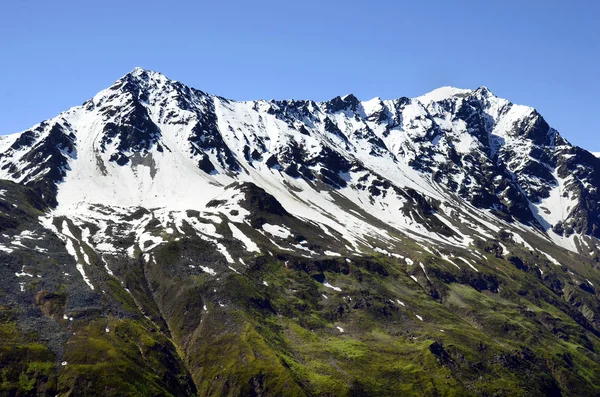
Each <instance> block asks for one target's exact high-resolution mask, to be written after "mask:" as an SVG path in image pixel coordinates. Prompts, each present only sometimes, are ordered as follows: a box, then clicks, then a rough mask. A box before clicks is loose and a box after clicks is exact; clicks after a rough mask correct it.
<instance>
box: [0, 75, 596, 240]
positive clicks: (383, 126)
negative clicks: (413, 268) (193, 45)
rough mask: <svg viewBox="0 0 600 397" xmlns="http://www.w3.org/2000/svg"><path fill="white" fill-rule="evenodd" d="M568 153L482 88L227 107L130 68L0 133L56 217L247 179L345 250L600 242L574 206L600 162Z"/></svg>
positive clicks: (175, 200) (10, 168)
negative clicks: (495, 238)
mask: <svg viewBox="0 0 600 397" xmlns="http://www.w3.org/2000/svg"><path fill="white" fill-rule="evenodd" d="M579 151H581V150H580V149H578V148H574V147H572V146H571V145H569V144H568V142H566V141H565V140H564V139H563V138H561V137H560V135H559V134H558V132H556V131H555V130H553V129H552V128H551V127H549V126H548V125H547V124H546V123H545V121H544V120H543V118H542V117H541V116H540V115H539V114H538V113H537V112H536V111H535V109H533V108H530V107H526V106H519V105H514V104H512V103H510V102H509V101H507V100H505V99H501V98H498V97H496V96H494V95H493V94H492V93H491V92H490V91H489V90H488V89H487V88H485V87H481V88H479V89H477V90H464V89H457V88H452V87H443V88H440V89H437V90H435V91H432V92H431V93H428V94H425V95H423V96H420V97H418V98H415V99H409V98H399V99H395V100H381V99H379V98H374V99H371V100H369V101H360V100H358V99H357V98H356V97H354V96H353V95H347V96H345V97H336V98H334V99H332V100H330V101H325V102H318V103H317V102H313V101H250V102H235V101H231V100H227V99H224V98H221V97H218V96H214V95H209V94H206V93H204V92H201V91H198V90H195V89H191V88H189V87H186V86H185V85H183V84H181V83H179V82H176V81H173V80H169V79H167V78H166V77H165V76H163V75H162V74H160V73H156V72H151V71H146V70H143V69H140V68H136V69H134V70H133V71H132V72H131V73H129V74H127V75H126V76H124V77H123V78H122V79H120V80H118V81H117V82H116V83H115V84H114V85H113V86H111V87H110V88H108V89H106V90H104V91H102V92H100V93H98V94H97V95H96V96H95V97H94V98H92V99H91V100H89V101H87V102H86V103H84V104H83V105H82V106H79V107H75V108H73V109H70V110H68V111H66V112H64V113H62V114H60V115H59V116H57V117H56V118H54V119H52V120H48V121H46V122H44V123H42V124H40V125H38V126H35V127H34V128H32V129H31V130H28V131H25V132H23V133H19V134H14V135H11V136H7V137H3V138H2V139H1V140H0V152H1V153H2V155H1V156H0V169H1V170H0V178H4V179H9V180H14V181H17V182H20V183H24V184H29V185H31V186H36V187H37V188H39V189H41V190H42V192H43V194H44V195H46V196H48V197H50V198H51V199H49V201H50V202H51V204H54V207H55V208H54V210H53V215H54V216H59V215H68V216H71V217H79V218H82V219H83V218H85V217H86V216H87V217H90V218H94V219H95V218H97V217H98V214H96V213H95V211H99V210H98V208H104V210H105V209H106V208H108V209H111V208H112V209H114V210H115V211H117V212H122V211H125V212H127V211H133V210H134V209H135V208H138V207H144V208H146V209H152V210H153V211H155V213H156V214H157V215H156V216H159V217H160V216H163V218H161V221H163V222H166V221H167V219H168V216H167V215H165V214H169V213H173V212H177V211H179V212H181V213H183V212H184V211H185V210H198V211H204V210H206V208H207V204H208V203H209V202H210V201H211V200H213V199H217V200H218V199H219V197H223V196H225V197H229V194H228V193H227V189H226V187H227V186H229V185H231V184H232V183H236V182H251V183H254V184H256V185H257V186H259V187H260V188H262V189H264V190H265V191H266V193H268V194H270V195H272V196H274V197H276V198H277V200H278V201H279V202H280V203H281V204H282V205H283V207H284V208H285V209H286V210H287V211H289V212H290V213H291V214H292V215H294V216H295V217H297V218H298V219H302V220H306V221H312V222H316V224H318V225H319V227H321V228H324V230H334V231H336V232H337V233H339V234H340V235H341V236H344V239H345V241H344V245H347V246H348V247H351V249H352V250H357V251H359V250H360V249H365V247H367V248H369V247H372V246H373V245H372V244H373V242H374V241H386V243H385V244H392V243H393V241H394V239H398V236H408V237H410V238H411V239H415V240H417V241H428V242H432V243H436V244H447V245H449V246H456V245H459V246H464V247H468V246H469V244H470V243H471V242H472V241H473V240H472V234H473V233H475V231H480V234H481V233H483V234H486V233H487V234H490V233H491V234H493V233H496V232H497V231H498V230H499V229H500V228H508V229H511V228H512V229H514V228H515V227H517V228H525V229H526V230H530V231H534V232H535V233H538V234H540V233H541V235H543V236H545V238H547V239H549V240H551V241H555V242H557V243H559V244H561V245H563V246H565V247H567V248H569V249H572V250H578V249H580V248H581V246H580V244H579V245H578V244H577V243H574V242H573V241H574V240H573V236H575V235H593V236H594V237H600V236H599V235H598V230H600V228H597V227H596V226H594V225H596V224H597V223H598V219H597V217H596V218H594V215H595V214H596V212H597V211H598V210H599V209H598V208H597V206H596V207H594V206H591V207H590V206H589V205H588V207H585V208H584V207H582V205H578V204H579V203H580V202H581V199H582V197H587V195H592V196H593V195H594V194H596V191H595V188H596V182H595V181H596V178H597V177H596V175H595V173H594V172H595V171H594V167H597V166H598V164H597V162H594V161H596V158H595V157H593V160H592V159H590V158H588V157H585V155H583V154H581V153H580V152H579ZM581 156H584V157H585V161H583V162H580V161H579V160H577V159H579V157H581ZM575 160H577V161H575ZM573 168H575V169H576V170H578V172H576V173H573V172H571V171H570V170H571V169H573ZM588 201H589V200H588ZM232 205H234V204H232ZM234 206H235V205H234ZM232 208H233V207H231V206H230V207H228V209H227V211H229V212H230V211H231V210H232ZM442 208H443V209H442ZM128 209H129V210H128ZM444 209H445V210H444ZM235 210H236V211H238V212H239V211H240V208H238V207H236V209H235ZM219 211H220V210H219V208H218V207H217V208H216V209H215V210H214V211H213V212H215V213H219ZM223 211H224V210H223ZM158 214H163V215H158ZM582 214H584V215H586V216H587V218H586V219H587V221H586V222H583V223H582V222H581V217H582V216H583V215H582ZM588 215H589V216H588ZM169 216H170V215H169ZM223 216H227V217H231V215H230V214H229V213H223ZM180 217H181V216H180ZM175 218H177V215H175ZM234 218H235V217H234ZM457 219H463V220H466V219H470V221H468V222H467V223H466V224H465V223H464V222H459V223H458V224H457ZM233 221H234V222H236V221H237V222H243V218H239V219H234V220H233ZM515 222H516V223H515ZM232 230H234V229H232ZM213 237H214V236H213Z"/></svg>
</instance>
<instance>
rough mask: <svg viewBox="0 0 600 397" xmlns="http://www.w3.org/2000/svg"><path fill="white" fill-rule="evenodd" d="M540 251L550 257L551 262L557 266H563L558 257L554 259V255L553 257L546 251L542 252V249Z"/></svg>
mask: <svg viewBox="0 0 600 397" xmlns="http://www.w3.org/2000/svg"><path fill="white" fill-rule="evenodd" d="M540 252H541V253H542V254H544V256H545V257H546V258H548V260H549V261H550V262H552V263H553V264H555V265H556V266H561V264H560V262H559V261H557V260H556V259H554V258H553V257H551V256H550V255H549V254H547V253H545V252H542V251H540Z"/></svg>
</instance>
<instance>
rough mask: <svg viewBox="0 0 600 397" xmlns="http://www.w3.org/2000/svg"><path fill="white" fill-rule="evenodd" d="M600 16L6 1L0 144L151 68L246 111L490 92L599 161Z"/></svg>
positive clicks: (421, 5)
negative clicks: (291, 102) (340, 99)
mask: <svg viewBox="0 0 600 397" xmlns="http://www.w3.org/2000/svg"><path fill="white" fill-rule="evenodd" d="M599 13H600V5H598V4H597V3H596V2H593V1H569V2H567V1H553V0H550V1H537V0H528V1H511V0H505V1H458V0H457V1H434V0H431V1H400V0H395V1H383V0H380V1H378V0H371V1H369V2H366V1H360V2H359V1H337V0H329V1H327V0H321V1H313V0H305V1H303V2H287V1H281V0H279V1H261V0H254V1H238V0H230V1H210V2H209V1H181V0H173V1H170V2H166V1H155V0H146V1H137V0H134V1H133V0H129V1H123V0H120V1H116V0H103V1H93V2H82V1H73V0H54V1H48V0H11V1H2V2H1V5H0V54H1V57H0V134H6V133H12V132H17V131H21V130H23V129H26V128H28V127H30V126H31V125H33V124H35V123H37V122H40V121H42V120H44V119H46V118H50V117H53V116H55V115H56V114H58V113H59V112H61V111H63V110H66V109H68V108H69V107H71V106H75V105H78V104H80V103H82V102H83V101H85V100H86V99H88V98H90V97H92V96H93V95H94V94H95V93H96V92H98V91H100V90H101V89H103V88H106V87H108V86H109V85H110V84H111V83H112V82H114V81H115V80H116V79H118V78H119V77H120V76H122V75H124V74H125V73H127V72H128V71H130V70H131V69H133V68H134V67H135V66H141V67H144V68H147V69H152V70H157V71H160V72H162V73H164V74H165V75H167V76H168V77H170V78H173V79H176V80H180V81H182V82H183V83H185V84H188V85H191V86H193V87H195V88H198V89H201V90H204V91H207V92H210V93H214V94H219V95H222V96H225V97H228V98H232V99H240V100H247V99H271V98H276V99H283V98H303V99H304V98H310V99H315V100H325V99H330V98H332V97H334V96H336V95H343V94H347V93H350V92H352V93H354V94H355V95H356V96H357V97H359V98H361V99H370V98H372V97H375V96H380V97H382V98H384V99H391V98H397V97H400V96H418V95H421V94H423V93H426V92H428V91H431V90H432V89H434V88H437V87H440V86H445V85H452V86H456V87H461V88H477V87H478V86H482V85H485V86H487V87H488V88H490V89H491V90H492V91H493V92H494V93H495V94H496V95H498V96H501V97H505V98H507V99H509V100H511V101H512V102H515V103H520V104H526V105H529V106H533V107H535V108H537V109H538V110H539V111H540V113H541V114H542V115H544V117H545V118H546V120H548V122H549V123H550V124H551V125H552V126H554V127H555V128H557V129H558V130H559V131H561V133H562V134H563V136H565V137H566V138H567V139H568V140H570V141H571V142H572V143H574V144H577V145H580V146H583V147H585V148H587V149H589V150H593V151H600V134H598V132H599V131H598V127H597V121H596V119H597V116H598V109H600V96H599V95H598V93H599V92H600V79H599V78H598V74H599V72H600V24H598V23H597V18H598V15H599Z"/></svg>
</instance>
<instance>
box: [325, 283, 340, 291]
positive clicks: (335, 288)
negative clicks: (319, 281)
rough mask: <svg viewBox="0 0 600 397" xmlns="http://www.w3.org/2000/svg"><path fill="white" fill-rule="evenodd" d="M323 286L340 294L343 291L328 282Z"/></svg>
mask: <svg viewBox="0 0 600 397" xmlns="http://www.w3.org/2000/svg"><path fill="white" fill-rule="evenodd" d="M323 285H324V286H325V287H327V288H331V289H333V290H335V291H338V292H341V291H342V289H341V288H339V287H334V286H333V285H331V284H329V283H328V282H327V281H323Z"/></svg>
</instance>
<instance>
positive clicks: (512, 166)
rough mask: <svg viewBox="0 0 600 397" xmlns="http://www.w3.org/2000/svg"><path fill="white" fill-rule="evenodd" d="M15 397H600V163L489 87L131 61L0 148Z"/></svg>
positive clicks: (2, 325)
mask: <svg viewBox="0 0 600 397" xmlns="http://www.w3.org/2000/svg"><path fill="white" fill-rule="evenodd" d="M0 179H2V180H0V229H1V230H0V260H1V261H2V263H3V264H4V265H3V266H2V267H0V269H1V271H2V273H1V277H0V280H1V284H0V285H1V286H0V336H2V337H1V338H0V340H1V342H0V357H1V359H2V362H3V364H5V365H3V367H4V369H2V372H1V374H2V377H1V378H0V391H2V393H3V394H6V395H46V394H53V395H83V394H85V395H124V394H127V395H202V396H209V395H214V396H220V395H231V396H234V395H253V396H277V395H297V396H307V395H332V396H333V395H335V396H344V395H347V396H368V395H374V396H375V395H376V396H384V395H461V396H462V395H497V396H501V395H506V396H514V395H527V396H531V395H553V396H560V395H564V396H569V395H573V396H585V395H590V396H592V395H598V394H599V393H600V355H599V353H598V352H599V351H600V300H599V293H598V291H597V289H596V287H595V286H596V285H600V271H599V264H598V262H599V260H600V240H599V238H600V196H599V193H598V188H600V159H599V158H597V157H596V156H594V155H593V154H592V153H590V152H588V151H586V150H584V149H582V148H579V147H576V146H573V145H571V144H570V143H569V142H568V141H567V140H566V139H564V138H563V137H562V136H561V135H560V134H559V132H558V131H556V130H555V129H553V128H552V127H550V126H549V125H548V123H547V122H546V121H545V120H544V118H543V117H542V116H541V115H540V114H539V113H538V112H537V111H536V110H535V109H533V108H530V107H526V106H521V105H515V104H512V103H511V102H509V101H508V100H505V99H502V98H498V97H496V96H495V95H494V94H493V93H492V92H490V90H488V89H487V88H485V87H480V88H478V89H476V90H464V89H457V88H452V87H443V88H440V89H438V90H435V91H433V92H431V93H428V94H426V95H423V96H421V97H418V98H406V97H401V98H398V99H394V100H382V99H379V98H374V99H371V100H369V101H361V100H359V99H358V98H356V97H355V96H354V95H352V94H350V95H346V96H343V97H339V96H338V97H335V98H333V99H331V100H329V101H325V102H315V101H311V100H283V101H275V100H272V101H264V100H262V101H248V102H236V101H232V100H228V99H225V98H222V97H219V96H215V95H211V94H207V93H205V92H202V91H199V90H196V89H193V88H190V87H188V86H186V85H184V84H182V83H180V82H177V81H173V80H170V79H168V78H166V77H165V76H164V75H162V74H160V73H157V72H152V71H148V70H143V69H140V68H136V69H134V70H133V71H132V72H130V73H129V74H127V75H125V76H124V77H123V78H121V79H119V80H118V81H117V82H115V84H113V85H112V86H111V87H109V88H107V89H106V90H103V91H101V92H100V93H98V94H97V95H96V96H94V97H93V98H92V99H90V100H88V101H86V102H85V103H83V104H82V105H81V106H78V107H75V108H72V109H70V110H68V111H66V112H64V113H61V114H60V115H58V116H57V117H55V118H53V119H50V120H46V121H44V122H42V123H40V124H38V125H36V126H34V127H32V128H31V129H29V130H27V131H24V132H21V133H17V134H14V135H9V136H4V137H1V138H0Z"/></svg>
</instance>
